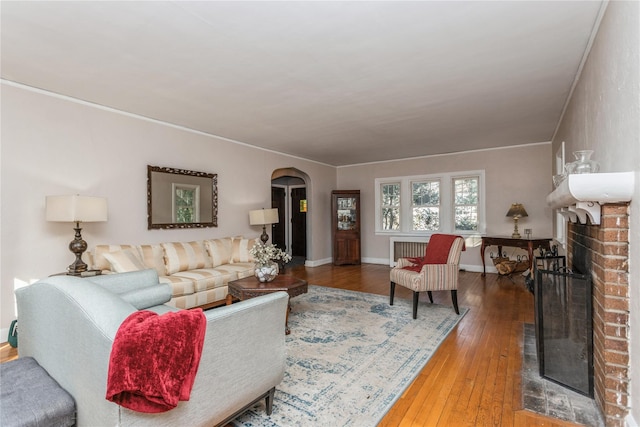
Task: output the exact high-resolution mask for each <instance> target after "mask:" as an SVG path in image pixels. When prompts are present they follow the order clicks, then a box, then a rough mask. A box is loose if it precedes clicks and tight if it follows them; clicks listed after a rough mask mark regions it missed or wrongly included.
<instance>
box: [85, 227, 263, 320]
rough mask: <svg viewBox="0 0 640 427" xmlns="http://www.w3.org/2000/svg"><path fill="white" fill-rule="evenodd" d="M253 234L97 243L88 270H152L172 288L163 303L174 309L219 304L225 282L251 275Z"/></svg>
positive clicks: (112, 271) (225, 293)
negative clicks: (211, 237) (164, 240)
mask: <svg viewBox="0 0 640 427" xmlns="http://www.w3.org/2000/svg"><path fill="white" fill-rule="evenodd" d="M256 241H259V239H257V238H255V239H253V238H251V239H249V238H244V237H225V238H221V239H209V240H198V241H193V242H168V243H157V244H149V245H97V246H96V247H95V248H93V249H92V250H91V251H90V253H89V255H90V259H89V265H91V268H92V269H95V270H101V271H102V273H103V274H109V273H125V272H129V271H137V270H144V269H148V268H153V269H155V270H156V271H157V272H158V276H159V277H160V282H161V283H169V284H170V285H171V287H172V289H173V292H172V297H171V301H169V302H168V303H167V304H170V305H173V306H174V307H178V308H182V309H185V308H192V307H198V306H203V305H211V306H213V305H218V304H222V303H223V302H224V300H225V298H226V296H227V289H228V286H227V284H228V283H229V281H231V280H235V279H241V278H244V277H248V276H251V275H253V274H254V262H253V257H252V256H251V254H250V253H249V250H250V249H251V248H252V247H253V245H254V243H255V242H256Z"/></svg>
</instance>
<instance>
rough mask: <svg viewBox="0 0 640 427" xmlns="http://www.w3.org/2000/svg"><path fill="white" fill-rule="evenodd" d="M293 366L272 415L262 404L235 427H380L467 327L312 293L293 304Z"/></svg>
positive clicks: (341, 295) (423, 308) (439, 313)
mask: <svg viewBox="0 0 640 427" xmlns="http://www.w3.org/2000/svg"><path fill="white" fill-rule="evenodd" d="M291 306H292V311H291V313H290V315H289V327H290V328H291V335H289V336H288V337H287V340H286V342H287V344H286V345H287V354H288V356H287V366H286V369H285V376H284V380H283V381H282V383H281V384H280V385H279V386H278V387H277V389H276V394H275V399H274V404H273V413H272V414H271V416H267V415H266V413H265V411H264V403H261V404H260V406H257V407H255V408H254V409H252V410H250V411H248V412H247V413H245V414H244V415H242V416H241V417H240V418H238V419H236V420H235V421H234V422H233V423H232V424H233V425H235V426H243V427H256V426H273V427H291V426H329V425H330V426H357V427H366V426H372V427H373V426H375V425H376V424H378V422H379V421H380V420H381V419H382V418H383V417H384V415H385V414H386V413H387V411H388V410H389V409H390V408H391V406H393V404H394V403H395V402H396V400H397V399H398V398H399V397H400V396H401V395H402V393H403V392H404V391H405V390H406V389H407V387H409V385H410V384H411V382H412V381H413V380H414V378H415V377H416V376H417V375H418V374H419V373H420V371H421V370H422V368H423V367H424V366H425V365H426V364H427V361H428V360H429V358H430V357H431V355H432V354H433V353H434V352H435V350H436V349H437V348H438V346H439V345H440V343H442V341H443V340H444V339H445V337H446V336H447V335H448V334H449V333H450V332H451V330H452V329H453V328H454V327H455V326H456V324H457V323H458V322H459V321H460V319H462V316H464V315H465V314H466V312H467V309H465V308H462V307H461V308H460V316H458V315H456V314H455V312H454V311H453V307H444V306H439V305H435V304H433V305H432V304H428V303H425V302H423V301H420V306H419V307H418V319H417V320H413V319H412V318H411V301H410V300H403V299H402V298H398V297H397V296H396V298H395V301H394V305H393V306H389V297H388V296H381V295H373V294H367V293H362V292H351V291H345V290H341V289H333V288H326V287H322V286H309V293H308V294H304V295H300V296H298V297H295V298H293V299H292V300H291Z"/></svg>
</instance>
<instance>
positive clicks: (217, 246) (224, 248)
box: [204, 237, 233, 267]
mask: <svg viewBox="0 0 640 427" xmlns="http://www.w3.org/2000/svg"><path fill="white" fill-rule="evenodd" d="M204 245H205V248H206V249H207V252H208V253H209V256H210V257H211V261H212V267H217V266H219V265H224V264H229V263H231V249H232V246H233V239H231V238H230V237H226V238H224V239H211V240H205V242H204Z"/></svg>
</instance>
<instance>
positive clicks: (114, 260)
mask: <svg viewBox="0 0 640 427" xmlns="http://www.w3.org/2000/svg"><path fill="white" fill-rule="evenodd" d="M103 256H104V257H105V258H106V259H107V261H109V264H110V265H111V271H115V272H116V273H126V272H128V271H138V270H145V269H146V268H147V266H146V265H144V263H143V262H142V260H141V259H140V257H139V256H138V254H137V253H136V252H135V251H134V250H133V249H123V250H121V251H116V252H107V253H105V254H103Z"/></svg>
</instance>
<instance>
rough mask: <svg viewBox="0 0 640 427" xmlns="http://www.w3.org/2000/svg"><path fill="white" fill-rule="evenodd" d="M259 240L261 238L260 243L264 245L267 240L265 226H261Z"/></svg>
mask: <svg viewBox="0 0 640 427" xmlns="http://www.w3.org/2000/svg"><path fill="white" fill-rule="evenodd" d="M260 240H262V244H263V245H266V244H267V242H268V241H269V235H268V234H267V226H266V225H263V226H262V234H261V235H260Z"/></svg>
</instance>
